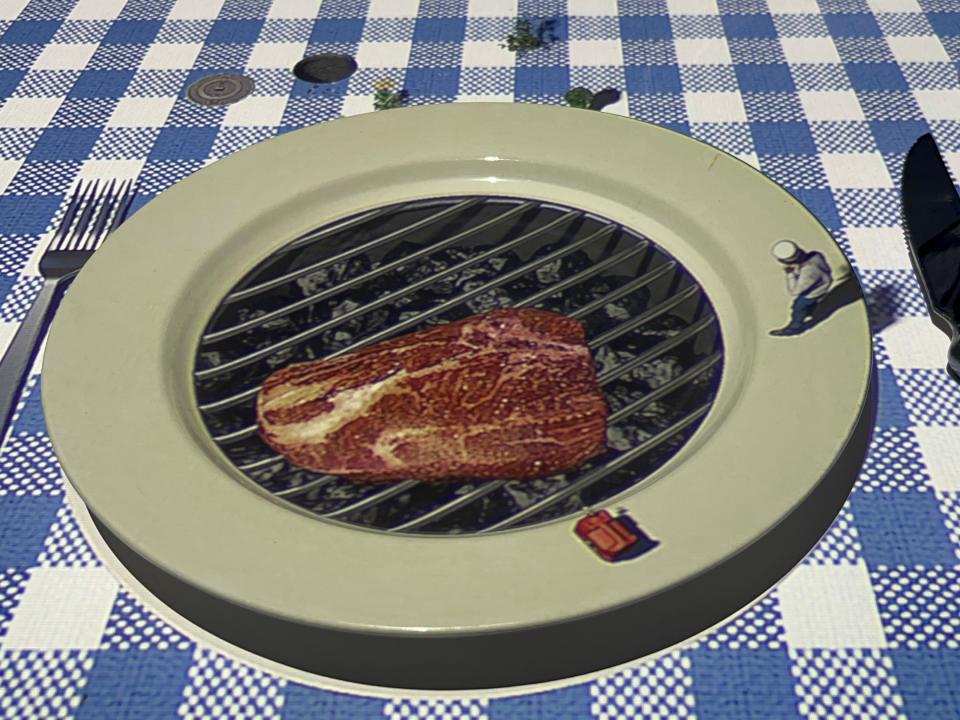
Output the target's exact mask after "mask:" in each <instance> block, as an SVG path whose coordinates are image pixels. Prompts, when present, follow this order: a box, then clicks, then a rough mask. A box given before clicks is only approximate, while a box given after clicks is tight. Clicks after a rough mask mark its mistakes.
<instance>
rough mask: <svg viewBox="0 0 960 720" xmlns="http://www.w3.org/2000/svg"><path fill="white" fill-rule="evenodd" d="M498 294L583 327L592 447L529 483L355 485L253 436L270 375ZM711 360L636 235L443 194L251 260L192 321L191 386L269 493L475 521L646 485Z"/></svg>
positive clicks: (540, 511) (686, 299)
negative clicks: (594, 403) (597, 451)
mask: <svg viewBox="0 0 960 720" xmlns="http://www.w3.org/2000/svg"><path fill="white" fill-rule="evenodd" d="M505 307H528V308H541V309H544V310H551V311H554V312H558V313H562V314H563V315H566V316H567V317H571V318H575V319H577V320H580V321H581V322H582V323H583V324H584V327H585V328H586V332H587V338H588V344H589V347H590V349H591V352H592V354H593V357H594V360H595V364H596V370H597V376H598V380H599V383H600V386H601V388H602V390H603V393H604V395H605V396H606V399H607V403H608V405H609V409H610V415H609V418H608V432H607V445H608V450H607V452H606V453H605V454H603V455H601V456H599V457H597V458H595V459H593V460H591V461H589V462H587V463H585V464H584V465H582V466H581V467H579V468H578V469H577V470H575V471H573V472H569V473H567V474H565V475H558V476H554V477H549V478H543V479H535V480H516V481H510V480H507V481H499V480H498V481H473V482H471V481H469V480H468V481H442V482H432V483H421V482H416V481H403V482H393V483H386V484H369V483H366V484H365V483H357V482H354V481H351V480H347V479H344V478H337V477H332V476H323V475H318V474H316V473H312V472H309V471H306V470H303V469H300V468H297V467H295V466H293V465H291V464H290V463H288V462H287V461H286V460H285V459H284V458H283V457H282V456H280V455H277V454H276V453H275V452H273V451H272V450H271V449H270V448H269V447H268V446H267V445H266V444H265V443H264V442H263V441H262V440H261V439H260V437H259V433H258V429H257V424H256V413H255V402H256V396H257V393H258V392H259V389H260V387H261V385H262V383H263V381H264V379H265V378H266V377H267V376H268V375H270V374H271V373H272V372H274V371H275V370H277V369H279V368H282V367H285V366H287V365H289V364H291V363H296V362H304V361H310V360H319V359H323V358H333V357H338V356H341V355H344V354H346V353H350V352H352V351H355V350H358V349H360V348H363V347H366V346H368V345H370V344H373V343H376V342H380V341H383V340H386V339H389V338H393V337H397V336H399V335H402V334H406V333H411V332H414V331H417V330H421V329H424V328H427V327H430V326H432V325H436V324H440V323H447V322H452V321H455V320H460V319H462V318H465V317H468V316H471V315H475V314H478V313H482V312H486V311H489V310H493V309H496V308H505ZM721 366H722V341H721V335H720V329H719V325H718V322H717V318H716V316H715V314H714V311H713V308H712V306H711V304H710V302H709V299H708V298H707V297H706V295H705V293H704V292H703V290H702V288H701V287H700V286H699V285H698V284H697V283H696V281H695V280H694V279H693V277H692V276H691V275H690V274H689V273H688V272H687V271H686V270H685V269H684V268H683V267H682V266H681V265H680V264H679V263H678V262H677V261H676V260H675V259H673V258H672V257H670V256H669V255H668V254H667V253H665V252H664V251H663V250H662V249H660V248H659V247H657V246H656V245H655V244H654V243H653V242H651V241H650V240H649V239H648V238H645V237H643V236H642V235H639V234H638V233H636V232H635V231H633V230H631V229H628V228H625V227H623V226H621V225H618V224H616V223H613V222H610V221H608V220H606V219H604V218H600V217H598V216H596V215H594V214H591V213H588V212H585V211H583V210H579V209H576V208H570V207H564V206H560V205H556V204H547V203H542V202H538V201H533V200H522V199H507V198H496V197H458V198H443V199H431V200H423V201H418V202H411V203H404V204H397V205H391V206H388V207H383V208H378V209H375V210H373V211H369V212H366V213H364V214H361V215H358V216H355V217H353V218H349V219H347V220H344V221H341V222H339V223H337V224H335V225H332V226H329V227H324V228H320V229H318V230H317V231H315V232H311V233H309V234H307V235H305V236H304V237H302V238H300V239H298V240H296V241H294V242H292V243H290V244H289V245H288V246H286V247H285V248H283V249H281V250H280V251H279V252H276V253H274V254H273V255H271V256H270V257H268V258H266V259H265V260H264V261H262V262H261V263H260V264H259V265H258V266H257V267H256V268H255V269H254V270H253V271H252V272H250V273H249V274H248V275H247V276H246V277H245V278H244V279H243V280H242V281H241V282H240V283H238V284H237V285H236V286H235V287H234V288H233V289H232V290H231V292H230V293H229V294H228V295H227V296H226V297H225V298H224V299H223V301H222V302H221V303H220V305H219V307H218V308H217V310H216V311H215V313H214V315H213V317H212V319H211V320H210V322H209V324H208V325H207V327H206V330H205V332H204V335H203V337H202V340H201V343H200V347H199V348H198V351H197V356H196V364H195V373H194V387H195V392H196V400H197V403H198V406H199V408H200V410H201V412H202V416H203V419H204V422H205V424H206V427H207V429H208V431H209V433H210V436H211V437H212V439H213V440H214V442H216V443H217V445H218V446H219V447H220V449H221V450H222V452H223V453H224V454H225V455H226V457H227V458H229V460H230V461H231V462H232V463H233V464H234V465H235V466H236V467H237V468H238V469H239V470H240V471H242V472H243V473H244V474H245V475H246V476H247V477H248V478H249V479H250V480H252V481H253V482H255V483H257V484H258V485H260V486H261V487H262V488H264V489H265V490H267V491H268V492H270V493H272V494H273V495H274V496H276V497H277V498H281V499H283V500H285V501H287V502H289V503H292V504H294V505H296V506H298V507H300V508H302V509H305V510H308V511H310V512H312V513H315V514H317V515H318V516H321V517H323V518H326V519H329V520H334V521H338V522H343V523H348V524H351V525H359V526H363V527H366V528H371V529H380V530H383V531H389V532H394V533H417V534H422V535H436V534H474V533H488V532H495V531H498V530H506V529H510V528H517V527H528V526H531V525H534V524H537V523H542V522H545V521H548V520H552V519H556V518H559V517H565V516H570V515H572V514H575V513H581V512H582V511H583V510H584V509H586V508H589V507H591V506H594V505H596V504H598V503H601V502H604V501H607V500H608V499H610V498H613V497H614V496H616V495H617V494H619V493H621V492H623V491H624V490H626V489H628V488H630V487H632V486H634V485H636V484H637V483H639V482H641V481H642V480H644V478H646V477H648V476H649V475H650V474H651V473H652V472H653V471H655V470H656V469H657V468H659V467H660V466H662V465H663V464H664V463H665V462H666V461H667V460H669V459H670V458H671V457H672V456H673V455H675V454H676V453H677V452H678V450H679V449H680V448H681V447H682V446H683V445H684V444H685V443H686V442H687V440H688V439H689V438H690V437H691V436H692V435H693V433H694V432H695V431H696V429H697V427H698V426H699V424H700V423H701V421H702V420H703V418H704V416H705V415H706V414H707V412H708V411H709V409H710V406H711V404H712V402H713V398H714V396H715V393H716V390H717V385H718V382H719V378H720V371H721Z"/></svg>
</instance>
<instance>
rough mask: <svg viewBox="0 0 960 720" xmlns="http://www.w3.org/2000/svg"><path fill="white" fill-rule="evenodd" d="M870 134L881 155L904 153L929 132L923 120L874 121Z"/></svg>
mask: <svg viewBox="0 0 960 720" xmlns="http://www.w3.org/2000/svg"><path fill="white" fill-rule="evenodd" d="M870 132H872V133H873V137H874V139H875V140H876V141H877V148H879V150H880V152H882V153H905V152H907V150H909V149H910V146H911V145H913V143H915V142H916V140H917V138H918V137H920V136H921V135H924V134H926V133H928V132H930V128H929V126H928V125H927V123H926V122H924V121H923V120H874V121H871V123H870Z"/></svg>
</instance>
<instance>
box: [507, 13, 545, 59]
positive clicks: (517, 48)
mask: <svg viewBox="0 0 960 720" xmlns="http://www.w3.org/2000/svg"><path fill="white" fill-rule="evenodd" d="M542 44H543V43H542V41H541V40H540V37H539V36H538V35H536V34H535V33H534V32H533V23H531V22H530V21H529V20H527V19H525V18H521V19H520V20H517V22H516V24H515V25H514V27H513V32H512V33H510V34H509V35H507V41H506V42H505V43H501V45H500V47H503V48H506V49H507V50H510V51H511V52H515V53H518V54H520V55H523V53H525V52H527V51H528V50H536V49H537V48H538V47H540V45H542Z"/></svg>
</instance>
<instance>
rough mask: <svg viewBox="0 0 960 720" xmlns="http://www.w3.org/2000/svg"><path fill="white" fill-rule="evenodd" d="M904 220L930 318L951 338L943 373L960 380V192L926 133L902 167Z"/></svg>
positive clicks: (911, 149) (915, 269) (914, 266)
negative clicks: (945, 367) (945, 371)
mask: <svg viewBox="0 0 960 720" xmlns="http://www.w3.org/2000/svg"><path fill="white" fill-rule="evenodd" d="M902 199H903V224H904V231H905V234H906V239H907V249H908V250H909V251H910V261H911V263H912V264H913V271H914V272H915V273H916V275H917V278H918V280H919V281H920V287H921V288H922V289H923V296H924V299H925V300H926V301H927V308H928V309H929V310H930V319H931V320H932V321H933V324H934V325H936V326H937V327H938V328H940V329H941V330H943V331H944V332H945V333H946V334H947V335H949V336H950V338H951V340H950V348H949V350H948V351H947V372H949V373H950V375H951V376H953V379H954V380H956V381H958V382H960V195H958V194H957V190H956V188H955V187H954V185H953V180H952V179H951V178H950V172H949V171H948V170H947V166H946V165H945V164H944V162H943V158H942V157H941V155H940V152H939V150H937V144H936V143H935V142H934V140H933V136H932V135H930V134H929V133H928V134H927V135H924V136H923V137H921V138H920V139H919V140H917V142H916V143H914V145H913V147H912V148H910V152H908V153H907V159H906V162H905V163H904V165H903V188H902Z"/></svg>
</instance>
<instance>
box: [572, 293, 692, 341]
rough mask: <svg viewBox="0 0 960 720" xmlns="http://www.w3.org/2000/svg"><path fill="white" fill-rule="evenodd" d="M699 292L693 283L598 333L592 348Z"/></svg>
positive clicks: (651, 318) (628, 330)
mask: <svg viewBox="0 0 960 720" xmlns="http://www.w3.org/2000/svg"><path fill="white" fill-rule="evenodd" d="M699 292H700V288H698V287H697V286H696V285H691V286H690V287H688V288H687V289H686V290H684V291H683V292H681V293H677V294H676V295H674V296H672V297H671V298H669V299H667V300H664V301H663V302H662V303H660V304H659V305H655V306H654V307H652V308H650V309H649V310H647V311H646V312H645V313H641V314H640V315H637V316H636V317H635V318H633V319H632V320H627V321H626V322H623V323H620V324H619V325H617V326H616V327H615V328H611V329H610V330H607V332H605V333H601V334H600V335H597V336H596V337H595V338H593V340H590V342H589V345H590V349H591V350H595V349H597V348H599V347H603V346H604V345H605V344H607V343H608V342H610V341H611V340H613V339H614V338H618V337H620V336H621V335H623V334H624V333H628V332H630V331H631V330H633V329H634V328H636V327H639V326H640V325H643V324H644V323H645V322H647V321H649V320H653V319H654V318H656V317H658V316H660V315H663V313H665V312H667V311H668V310H672V309H673V308H675V307H676V306H677V305H680V304H681V303H683V302H685V301H686V300H689V299H690V298H691V297H693V296H694V295H696V294H697V293H699Z"/></svg>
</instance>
